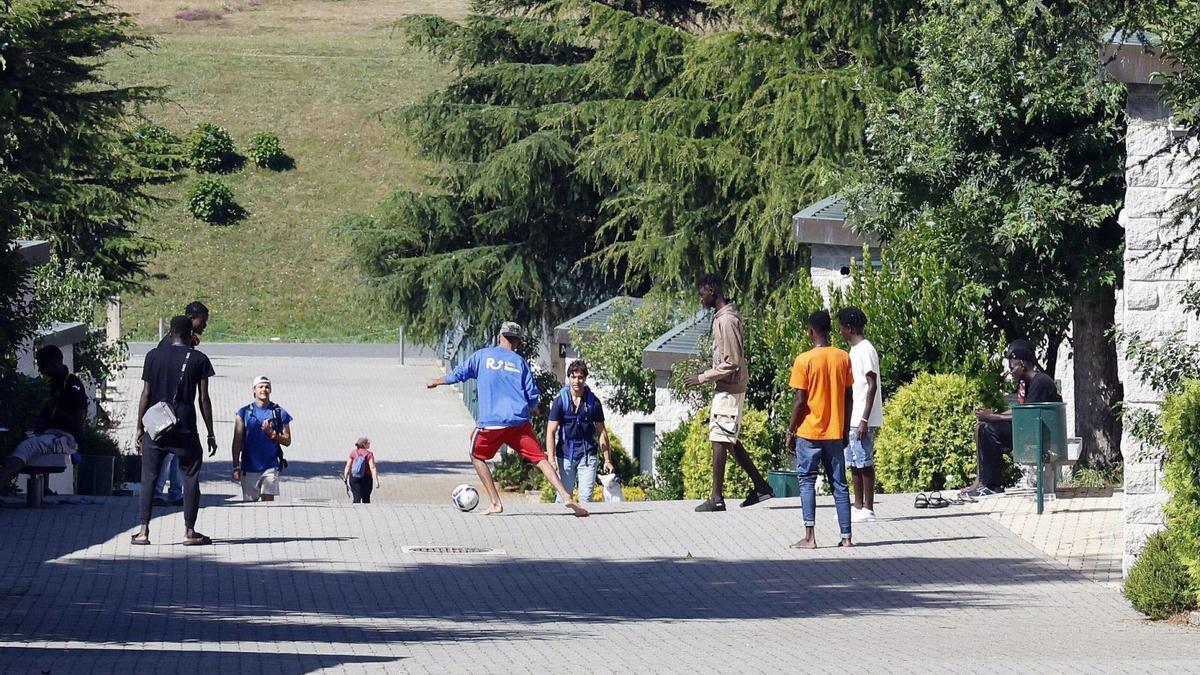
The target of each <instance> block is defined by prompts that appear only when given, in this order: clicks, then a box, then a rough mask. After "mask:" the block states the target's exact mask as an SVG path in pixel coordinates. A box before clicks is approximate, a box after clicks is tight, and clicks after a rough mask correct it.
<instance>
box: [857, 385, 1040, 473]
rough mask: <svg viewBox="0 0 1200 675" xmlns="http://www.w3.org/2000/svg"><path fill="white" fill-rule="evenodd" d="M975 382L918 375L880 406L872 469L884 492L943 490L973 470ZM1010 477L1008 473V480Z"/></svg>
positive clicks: (976, 394)
mask: <svg viewBox="0 0 1200 675" xmlns="http://www.w3.org/2000/svg"><path fill="white" fill-rule="evenodd" d="M978 406H979V393H978V387H977V385H976V384H975V383H974V382H972V381H971V380H970V379H968V378H967V377H965V376H963V375H931V374H925V375H918V376H917V377H916V378H915V379H914V380H913V381H912V383H910V384H908V385H906V386H904V387H901V388H900V390H899V391H897V392H896V394H895V395H894V396H893V397H892V398H891V400H889V401H888V402H887V403H885V404H884V406H883V429H881V430H880V432H879V437H878V438H876V439H875V471H876V475H877V476H878V478H879V483H880V487H882V488H884V489H886V490H887V491H888V492H918V491H925V490H944V489H948V488H953V487H959V486H963V485H966V484H968V483H969V482H970V481H971V480H972V479H973V478H974V477H975V474H976V469H977V462H976V456H975V415H974V410H975V408H977V407H978ZM1015 478H1016V476H1015V475H1012V474H1011V473H1010V480H1009V484H1011V483H1012V482H1014V481H1015Z"/></svg>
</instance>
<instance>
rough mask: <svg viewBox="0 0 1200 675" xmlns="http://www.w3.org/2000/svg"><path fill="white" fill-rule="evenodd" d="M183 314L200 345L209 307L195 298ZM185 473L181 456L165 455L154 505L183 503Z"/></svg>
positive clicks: (164, 342) (167, 338) (167, 341)
mask: <svg viewBox="0 0 1200 675" xmlns="http://www.w3.org/2000/svg"><path fill="white" fill-rule="evenodd" d="M183 315H184V316H186V317H187V318H189V319H191V320H192V341H191V344H192V346H193V347H199V346H200V335H201V334H202V333H204V329H205V328H207V327H208V307H205V306H204V303H203V302H200V301H199V300H194V301H192V302H190V303H188V306H187V307H184V308H183ZM158 346H159V347H170V346H171V334H170V333H167V334H166V335H164V336H163V339H161V340H159V341H158ZM168 480H169V481H170V482H171V489H170V490H168V491H167V492H166V494H163V488H165V487H166V485H167V481H168ZM182 495H183V473H182V472H181V471H180V470H179V458H178V457H176V456H175V455H172V454H171V453H167V454H165V455H163V460H162V466H161V467H159V471H158V482H157V483H155V484H154V505H155V506H166V505H168V504H170V505H172V506H179V505H180V504H182V503H183V497H182Z"/></svg>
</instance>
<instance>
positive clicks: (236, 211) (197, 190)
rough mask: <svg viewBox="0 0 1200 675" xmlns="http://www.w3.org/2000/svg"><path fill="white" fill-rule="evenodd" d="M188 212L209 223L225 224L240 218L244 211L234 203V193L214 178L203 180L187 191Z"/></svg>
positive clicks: (193, 184)
mask: <svg viewBox="0 0 1200 675" xmlns="http://www.w3.org/2000/svg"><path fill="white" fill-rule="evenodd" d="M187 204H188V211H189V212H191V214H192V215H193V216H195V217H196V218H199V219H200V220H203V221H205V222H208V223H225V222H229V221H231V220H234V219H235V218H237V217H239V216H240V215H241V213H242V209H241V207H240V206H238V205H237V202H235V201H233V191H231V190H230V189H229V187H228V186H226V185H225V184H224V183H222V182H221V181H219V180H216V179H214V178H201V179H200V180H198V181H196V182H195V183H192V185H191V187H189V188H188V191H187Z"/></svg>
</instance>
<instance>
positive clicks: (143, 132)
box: [126, 122, 186, 172]
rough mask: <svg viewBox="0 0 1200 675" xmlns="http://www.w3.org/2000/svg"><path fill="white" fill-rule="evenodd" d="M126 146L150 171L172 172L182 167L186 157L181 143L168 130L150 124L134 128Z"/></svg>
mask: <svg viewBox="0 0 1200 675" xmlns="http://www.w3.org/2000/svg"><path fill="white" fill-rule="evenodd" d="M126 144H127V145H128V146H129V147H130V148H131V149H132V150H133V151H134V152H135V153H136V154H137V155H139V161H140V162H141V163H142V164H143V165H145V166H148V167H150V168H152V169H156V170H159V171H171V172H174V171H176V170H178V169H180V168H182V167H183V165H184V163H185V160H186V157H185V154H184V153H185V150H184V147H183V141H182V140H180V138H179V137H178V136H176V135H175V134H174V133H172V132H171V130H170V129H167V128H166V127H164V126H162V125H159V124H153V123H151V122H145V123H143V124H139V125H137V126H136V127H134V128H133V129H132V130H131V131H130V132H129V136H128V138H127V139H126Z"/></svg>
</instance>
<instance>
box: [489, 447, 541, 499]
mask: <svg viewBox="0 0 1200 675" xmlns="http://www.w3.org/2000/svg"><path fill="white" fill-rule="evenodd" d="M492 478H493V479H494V480H495V481H496V485H498V486H500V488H501V489H502V490H511V491H515V492H524V491H525V490H533V489H535V488H538V487H540V486H541V481H542V480H545V478H544V477H543V476H542V472H541V471H540V470H538V468H537V467H536V466H534V465H533V464H530V463H529V462H527V461H525V460H524V459H522V458H521V456H520V455H519V454H517V453H515V452H505V453H503V454H501V455H500V461H499V462H496V464H495V466H493V467H492Z"/></svg>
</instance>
